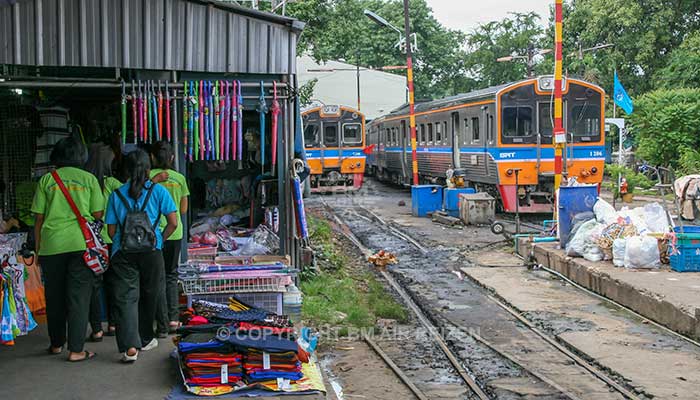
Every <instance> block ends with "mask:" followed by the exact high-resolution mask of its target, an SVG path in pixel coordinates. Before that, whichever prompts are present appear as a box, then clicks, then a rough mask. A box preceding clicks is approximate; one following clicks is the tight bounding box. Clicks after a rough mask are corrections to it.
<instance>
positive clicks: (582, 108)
mask: <svg viewBox="0 0 700 400" xmlns="http://www.w3.org/2000/svg"><path fill="white" fill-rule="evenodd" d="M571 122H572V123H571V126H570V129H569V132H571V133H573V134H574V136H580V137H589V138H590V137H597V136H599V135H600V107H598V106H597V105H592V104H590V103H588V102H585V103H583V104H574V106H573V107H572V108H571Z"/></svg>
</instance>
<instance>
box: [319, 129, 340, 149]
mask: <svg viewBox="0 0 700 400" xmlns="http://www.w3.org/2000/svg"><path fill="white" fill-rule="evenodd" d="M323 144H324V145H326V147H329V146H337V145H338V126H337V125H335V124H334V125H324V126H323Z"/></svg>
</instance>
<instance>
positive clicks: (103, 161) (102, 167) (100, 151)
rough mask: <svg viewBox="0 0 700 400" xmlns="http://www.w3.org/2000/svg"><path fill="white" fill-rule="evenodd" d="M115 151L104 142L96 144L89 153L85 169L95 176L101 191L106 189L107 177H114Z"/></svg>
mask: <svg viewBox="0 0 700 400" xmlns="http://www.w3.org/2000/svg"><path fill="white" fill-rule="evenodd" d="M114 159H115V157H114V151H113V150H112V148H111V147H110V146H108V145H106V144H104V143H102V142H98V143H94V144H93V145H92V146H90V150H89V152H88V161H87V164H85V168H86V169H87V170H88V171H89V172H90V173H92V174H93V175H95V177H96V178H97V182H99V183H100V189H102V190H104V188H105V177H108V176H112V163H113V161H114Z"/></svg>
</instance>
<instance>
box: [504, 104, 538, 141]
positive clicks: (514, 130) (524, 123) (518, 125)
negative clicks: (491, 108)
mask: <svg viewBox="0 0 700 400" xmlns="http://www.w3.org/2000/svg"><path fill="white" fill-rule="evenodd" d="M532 132H533V118H532V107H530V106H517V107H504V108H503V136H504V137H526V136H531V135H532Z"/></svg>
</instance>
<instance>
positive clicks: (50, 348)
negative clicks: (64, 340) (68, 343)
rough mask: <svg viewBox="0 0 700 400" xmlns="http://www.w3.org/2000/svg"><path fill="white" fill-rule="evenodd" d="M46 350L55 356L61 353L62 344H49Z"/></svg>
mask: <svg viewBox="0 0 700 400" xmlns="http://www.w3.org/2000/svg"><path fill="white" fill-rule="evenodd" d="M55 349H58V351H56V350H55ZM46 352H47V353H49V354H50V355H52V356H57V355H59V354H61V353H63V346H59V347H53V346H51V345H49V347H48V348H47V349H46Z"/></svg>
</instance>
